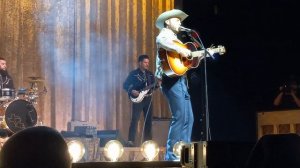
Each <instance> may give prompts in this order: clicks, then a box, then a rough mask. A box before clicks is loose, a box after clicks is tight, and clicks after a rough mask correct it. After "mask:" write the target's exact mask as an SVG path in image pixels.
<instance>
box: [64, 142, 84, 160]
mask: <svg viewBox="0 0 300 168" xmlns="http://www.w3.org/2000/svg"><path fill="white" fill-rule="evenodd" d="M67 145H68V150H69V153H70V156H71V158H72V162H73V163H76V162H78V161H80V160H81V159H82V157H83V155H84V154H85V148H84V145H83V143H82V142H81V141H78V140H72V141H69V142H68V143H67Z"/></svg>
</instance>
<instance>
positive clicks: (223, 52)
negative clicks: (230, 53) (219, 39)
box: [217, 45, 226, 55]
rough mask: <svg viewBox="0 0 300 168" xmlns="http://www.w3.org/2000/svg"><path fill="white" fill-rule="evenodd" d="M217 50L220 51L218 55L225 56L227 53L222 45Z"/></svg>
mask: <svg viewBox="0 0 300 168" xmlns="http://www.w3.org/2000/svg"><path fill="white" fill-rule="evenodd" d="M217 49H218V53H219V54H220V55H223V54H225V52H226V49H225V47H224V46H222V45H218V47H217Z"/></svg>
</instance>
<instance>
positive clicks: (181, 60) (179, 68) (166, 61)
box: [159, 41, 226, 77]
mask: <svg viewBox="0 0 300 168" xmlns="http://www.w3.org/2000/svg"><path fill="white" fill-rule="evenodd" d="M174 42H175V44H176V45H177V46H179V47H182V48H186V49H189V50H191V51H192V53H191V55H190V56H189V57H182V56H181V55H180V54H179V53H177V52H174V51H167V50H165V49H160V50H159V58H160V60H161V65H162V69H163V71H164V73H165V74H166V75H167V76H169V77H174V76H182V75H184V74H185V73H186V71H187V70H189V69H191V68H196V67H198V66H199V64H200V62H201V60H202V59H203V58H204V56H206V57H209V56H210V55H209V54H207V52H209V53H213V54H214V53H219V54H220V55H222V54H224V53H225V52H226V51H225V47H224V46H218V47H210V48H207V49H206V50H197V47H196V46H195V45H194V43H192V42H188V43H185V44H182V43H179V42H177V41H174ZM213 54H212V55H213Z"/></svg>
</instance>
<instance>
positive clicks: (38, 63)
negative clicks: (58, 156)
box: [0, 0, 174, 136]
mask: <svg viewBox="0 0 300 168" xmlns="http://www.w3.org/2000/svg"><path fill="white" fill-rule="evenodd" d="M172 8H174V0H14V1H7V0H1V1H0V56H1V57H4V58H6V60H7V63H8V66H9V67H8V69H9V72H10V74H11V76H12V77H13V79H14V82H15V85H16V89H18V88H21V87H24V88H28V87H29V83H28V77H30V76H39V77H42V78H44V79H45V81H44V83H42V82H41V83H39V87H40V88H42V87H43V86H44V85H45V86H46V88H47V91H48V92H47V94H46V95H41V96H40V98H39V99H38V105H37V106H36V109H37V112H38V115H39V119H40V120H41V121H42V122H43V123H44V125H47V126H51V127H54V128H56V129H58V130H66V129H67V122H69V121H72V120H78V121H88V122H91V123H93V124H96V125H97V128H98V129H101V130H104V129H119V130H120V131H121V133H122V134H123V135H124V136H127V131H128V126H129V121H130V117H131V106H130V102H129V100H128V98H127V94H126V92H125V91H124V90H123V89H122V83H123V81H124V80H125V78H126V76H127V75H128V73H129V72H130V71H131V70H133V69H135V68H136V67H137V56H138V55H140V54H148V55H149V56H150V58H151V70H152V71H154V68H155V52H156V46H155V37H156V35H157V34H158V30H157V29H156V27H155V20H156V18H157V16H158V15H159V14H160V13H162V12H163V11H165V10H169V9H172ZM153 104H154V116H156V117H160V118H166V117H170V114H169V109H168V106H167V103H166V100H165V98H164V97H163V95H162V93H161V92H160V91H159V90H158V91H156V92H155V93H154V97H153Z"/></svg>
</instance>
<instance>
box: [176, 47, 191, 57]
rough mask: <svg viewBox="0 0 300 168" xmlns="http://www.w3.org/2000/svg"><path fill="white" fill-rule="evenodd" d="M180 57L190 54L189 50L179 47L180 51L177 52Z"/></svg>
mask: <svg viewBox="0 0 300 168" xmlns="http://www.w3.org/2000/svg"><path fill="white" fill-rule="evenodd" d="M178 53H179V54H180V55H181V56H182V57H189V56H190V55H191V50H189V49H186V48H182V49H180V51H179V52H178Z"/></svg>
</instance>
